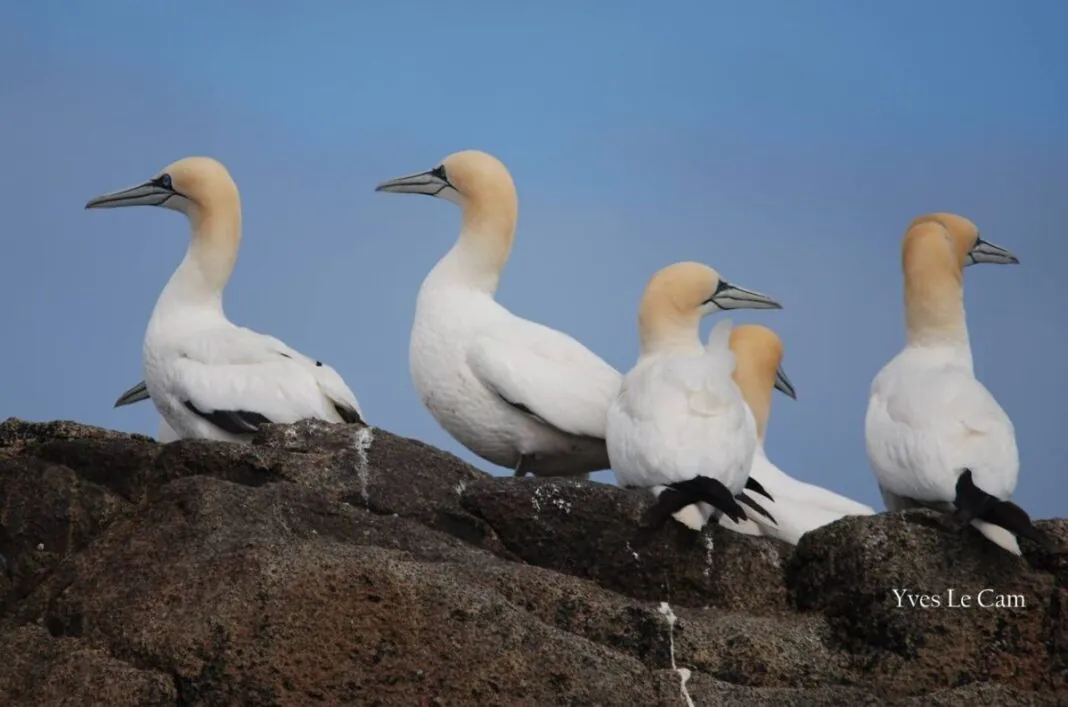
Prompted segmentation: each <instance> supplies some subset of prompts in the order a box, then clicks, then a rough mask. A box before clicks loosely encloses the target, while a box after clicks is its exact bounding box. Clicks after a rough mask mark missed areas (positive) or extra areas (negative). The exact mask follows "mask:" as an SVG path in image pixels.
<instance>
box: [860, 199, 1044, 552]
mask: <svg viewBox="0 0 1068 707" xmlns="http://www.w3.org/2000/svg"><path fill="white" fill-rule="evenodd" d="M901 250H902V255H901V262H902V271H903V273H904V279H905V327H906V345H905V348H904V350H902V351H901V352H900V353H899V354H898V355H897V356H895V357H894V358H893V359H891V361H890V362H889V363H888V364H886V366H884V367H883V369H882V370H881V371H879V373H878V375H876V376H875V379H874V380H873V381H872V386H871V395H870V398H869V401H868V412H867V417H866V420H865V440H866V446H867V452H868V459H869V460H870V462H871V466H872V468H873V469H874V471H875V475H876V478H877V479H878V482H879V489H880V490H881V492H882V496H883V500H884V501H885V503H886V506H887V508H889V509H890V510H892V511H896V510H902V509H905V508H910V507H917V506H923V507H928V508H934V509H936V510H939V511H942V512H945V513H953V514H954V515H955V516H956V518H957V519H958V520H959V521H962V522H963V523H966V522H968V521H971V522H972V524H973V525H975V526H976V527H977V528H978V529H979V530H980V531H981V532H982V533H983V534H984V535H986V536H987V537H988V538H989V539H990V540H992V541H993V542H995V543H996V544H998V545H1000V546H1001V547H1003V548H1005V549H1006V550H1008V551H1010V552H1012V553H1014V554H1017V555H1019V554H1020V548H1019V545H1018V543H1017V541H1016V538H1015V537H1014V535H1022V536H1024V537H1029V538H1032V539H1034V540H1036V541H1038V542H1041V543H1043V544H1045V545H1047V546H1049V542H1048V539H1047V538H1046V536H1045V535H1044V534H1043V533H1041V532H1040V531H1039V530H1038V529H1037V528H1035V527H1034V526H1033V525H1032V524H1031V519H1030V518H1029V517H1028V515H1027V513H1026V512H1025V511H1024V510H1023V509H1022V508H1020V507H1019V506H1017V505H1016V504H1014V503H1012V502H1011V501H1009V498H1010V497H1011V496H1012V493H1013V491H1014V490H1015V489H1016V477H1017V473H1018V471H1019V467H1020V461H1019V455H1018V453H1017V449H1016V438H1015V430H1014V429H1013V425H1012V421H1011V420H1010V419H1009V417H1008V415H1006V414H1005V411H1004V410H1002V409H1001V407H1000V406H999V405H998V403H997V401H995V400H994V397H993V396H992V395H991V394H990V392H989V391H988V390H987V389H986V387H984V386H983V384H982V383H980V382H979V381H978V380H976V378H975V374H974V371H973V368H972V352H971V344H970V342H969V339H968V328H967V324H966V321H965V313H964V284H963V283H964V272H963V271H964V268H965V267H967V266H968V265H973V264H976V263H999V264H1007V263H1018V262H1019V261H1018V260H1017V259H1016V256H1014V255H1013V254H1012V253H1010V252H1008V251H1007V250H1005V249H1004V248H1001V247H999V246H996V245H993V244H991V243H988V242H986V241H984V240H982V239H981V238H980V237H979V229H978V228H977V227H976V225H975V224H974V223H972V222H971V221H969V220H967V219H965V218H963V217H961V216H955V215H953V214H945V213H935V214H928V215H926V216H921V217H920V218H918V219H916V220H915V221H913V222H912V224H911V225H910V226H909V228H908V231H907V232H906V233H905V236H904V239H903V241H902V249H901Z"/></svg>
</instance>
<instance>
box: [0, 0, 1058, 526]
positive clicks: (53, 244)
mask: <svg viewBox="0 0 1068 707" xmlns="http://www.w3.org/2000/svg"><path fill="white" fill-rule="evenodd" d="M369 5H370V4H369V3H347V2H333V1H331V2H327V1H324V2H318V3H303V4H302V5H301V6H300V8H299V10H297V9H295V7H296V6H294V5H293V4H292V3H284V2H278V1H266V2H264V1H259V2H251V1H238V0H231V1H230V2H226V3H217V2H205V1H199V0H198V1H187V2H183V3H178V4H175V3H169V4H167V3H144V2H135V1H134V0H122V1H119V0H110V1H109V0H101V1H100V2H96V3H92V4H91V5H90V4H72V3H60V2H56V1H55V0H35V2H32V3H30V2H16V1H15V0H0V66H3V68H4V71H3V74H4V80H3V81H2V82H0V207H2V209H3V213H4V216H5V221H4V228H3V230H4V250H3V255H2V256H0V301H3V302H4V303H5V304H6V306H5V307H4V312H5V317H4V324H3V332H4V336H5V340H6V341H7V344H6V345H5V346H4V347H2V349H0V417H7V416H11V415H15V416H19V417H23V418H28V419H38V420H46V419H56V418H67V419H75V420H79V421H83V422H87V423H91V424H96V425H101V426H105V427H113V428H118V429H123V430H130V431H138V432H145V433H149V434H152V433H154V432H155V429H156V425H157V419H158V418H157V417H156V413H155V410H154V409H153V408H152V407H151V405H150V404H147V403H145V404H140V405H137V406H135V407H128V408H123V409H119V410H113V409H112V408H111V403H112V402H113V401H114V399H115V397H116V396H117V395H118V394H119V393H120V392H122V391H123V390H125V389H126V388H127V387H128V386H130V385H132V384H133V383H135V382H137V381H138V380H139V379H140V376H141V367H140V366H141V363H140V353H141V340H142V337H143V334H144V327H145V324H146V323H147V321H148V316H149V314H150V312H151V309H152V306H153V304H154V302H155V298H156V297H157V296H158V294H159V291H160V289H161V288H162V286H163V285H164V283H165V282H166V280H167V278H168V277H169V276H170V273H171V272H172V271H173V269H174V268H175V266H176V265H177V264H178V262H179V260H180V259H181V256H182V253H183V252H184V249H185V247H186V243H187V241H186V234H187V230H186V224H185V222H184V220H183V219H182V218H181V217H180V216H179V215H177V214H173V213H170V212H165V211H162V210H159V209H148V208H144V209H130V210H123V211H111V212H98V213H94V212H85V211H83V210H82V206H83V205H84V203H85V201H86V200H87V199H88V198H89V197H92V196H95V195H96V194H99V193H102V192H104V191H108V190H111V189H114V188H118V187H123V186H127V185H129V184H132V183H135V182H138V181H140V180H142V179H145V178H147V177H149V176H152V174H154V173H155V172H156V171H157V170H158V169H159V168H161V167H163V166H164V165H166V164H167V163H169V162H171V161H173V160H175V159H178V158H180V157H183V156H187V155H191V154H208V155H212V156H214V157H216V158H218V159H220V160H221V161H223V162H224V163H225V164H226V165H227V166H228V167H229V168H230V170H231V172H232V173H233V175H234V176H235V178H236V179H237V181H238V184H239V185H240V187H241V190H242V199H243V204H244V208H245V222H244V223H245V238H244V241H243V243H242V251H241V257H240V260H239V262H238V266H237V271H236V273H235V275H234V277H233V279H232V280H231V283H230V286H229V288H228V290H227V295H226V306H227V312H228V314H229V315H230V317H231V318H232V319H233V320H234V321H236V322H238V323H240V324H244V325H246V326H251V327H253V328H255V329H258V330H261V331H264V332H268V333H271V334H273V335H275V336H278V337H280V338H282V339H284V340H285V341H287V342H288V343H289V344H291V345H293V346H295V347H296V348H298V349H300V350H302V351H304V352H305V353H308V354H309V355H312V356H316V357H318V358H322V359H324V360H327V361H329V362H330V363H331V364H332V365H334V366H335V367H336V368H337V369H338V370H339V371H340V372H341V373H342V375H344V376H345V378H346V380H347V381H348V382H349V384H350V386H351V387H352V388H353V389H354V390H355V392H356V394H357V396H358V397H359V399H360V402H361V404H362V405H363V406H364V408H365V411H366V412H367V414H368V417H369V418H371V420H372V422H373V423H374V424H376V425H378V426H380V427H383V428H385V429H388V430H391V431H393V432H396V433H399V434H403V435H408V436H412V437H416V438H419V439H422V440H425V441H427V442H430V443H432V444H435V445H438V446H441V447H443V448H446V449H448V450H450V451H453V452H456V453H458V454H460V455H461V456H463V457H464V458H466V459H469V460H470V459H472V458H471V455H469V454H467V453H466V452H465V451H464V450H463V449H462V448H460V447H459V445H457V444H456V443H454V442H453V441H452V440H451V439H450V438H449V437H448V436H447V435H446V433H445V432H443V431H442V430H441V429H440V428H439V427H438V426H437V425H436V423H435V422H434V421H433V419H432V418H431V417H430V415H429V414H428V413H427V412H426V411H424V410H423V408H422V406H421V404H420V402H419V400H418V397H417V396H416V395H415V393H414V391H413V389H412V385H411V382H410V378H409V375H408V364H407V347H408V333H409V331H410V327H411V320H412V314H413V309H414V302H415V295H416V292H417V290H418V287H419V284H420V283H421V282H422V279H423V277H424V276H425V275H426V273H427V272H428V271H429V270H430V268H431V267H432V266H433V265H434V263H435V262H436V261H437V259H438V258H440V257H441V255H443V254H444V253H445V251H446V250H447V249H448V248H449V246H450V245H451V243H452V241H453V240H454V238H455V235H456V231H457V227H458V224H459V213H458V211H457V209H456V208H455V207H453V206H452V205H450V204H447V203H444V202H441V201H438V200H432V199H426V198H419V197H399V196H392V195H382V194H375V193H374V192H373V188H374V185H375V184H376V183H378V182H379V181H382V180H384V179H387V178H389V177H393V176H397V175H400V174H406V173H409V172H412V171H416V170H422V169H427V168H430V167H432V166H434V165H435V164H436V163H437V162H438V161H439V160H440V159H441V158H442V157H444V156H445V155H447V154H449V153H451V152H454V151H457V150H461V149H468V148H477V149H483V150H486V151H489V152H492V153H494V154H496V155H497V156H498V157H500V158H501V159H502V160H503V161H504V162H505V163H506V164H507V165H508V166H509V168H510V169H511V170H512V173H513V175H514V177H515V179H516V182H517V184H518V187H519V194H520V205H521V206H520V225H519V231H518V234H517V243H516V247H515V250H514V251H513V255H512V260H511V261H510V263H509V265H508V267H507V269H506V270H505V273H504V276H503V281H502V286H501V289H500V292H499V293H498V297H499V299H500V301H501V302H503V303H504V304H505V305H506V306H508V307H509V308H511V309H512V310H513V311H515V312H516V313H518V314H521V315H523V316H526V317H529V318H532V319H536V320H538V321H541V322H544V323H546V324H549V325H551V326H553V327H556V328H558V329H561V330H563V331H566V332H568V333H570V334H572V335H574V336H576V337H577V338H579V339H580V340H581V341H583V342H584V343H585V344H586V345H588V346H589V347H590V348H591V349H593V350H594V351H596V352H597V353H599V354H600V355H601V356H603V357H604V358H605V359H606V360H607V361H609V362H610V363H612V364H613V365H615V366H616V367H618V368H620V369H623V370H625V369H627V368H629V367H630V366H631V365H632V364H633V362H634V359H635V357H636V355H637V335H636V321H635V320H636V306H637V301H638V298H639V297H640V295H641V290H642V287H643V286H644V284H645V281H646V280H647V278H648V277H649V275H650V274H651V273H652V272H653V271H655V270H656V269H658V268H660V267H662V266H664V265H667V264H669V263H671V262H674V261H678V260H700V261H703V262H706V263H708V264H710V265H712V266H714V267H716V268H717V269H719V270H720V271H721V272H723V273H724V275H725V276H726V277H728V278H730V279H731V280H732V281H736V282H737V283H738V284H740V285H743V286H746V287H751V288H754V289H758V290H761V291H764V292H767V293H768V294H771V295H773V296H775V297H776V298H778V299H779V300H780V301H781V302H783V304H784V305H785V309H784V310H782V311H780V312H760V313H745V314H738V315H736V316H734V317H733V318H734V320H735V321H736V322H741V321H759V322H761V323H764V324H767V325H768V326H771V327H772V328H774V329H775V330H776V331H778V332H779V334H780V335H781V336H782V338H783V339H784V341H785V345H786V361H785V366H786V369H787V371H788V373H789V375H790V377H791V378H792V380H793V382H794V384H795V385H796V386H797V388H798V393H799V400H798V401H797V402H792V401H789V400H787V399H785V398H783V397H782V396H776V400H775V403H774V408H773V412H772V419H771V423H770V429H769V439H768V451H769V455H770V456H771V458H772V459H773V460H775V461H776V462H777V463H778V464H779V465H780V466H781V467H782V468H783V469H784V470H786V471H788V472H789V473H792V474H794V475H795V476H798V477H799V478H803V479H805V480H808V481H813V482H816V483H820V484H822V485H825V486H828V487H831V488H834V489H836V490H838V491H840V492H843V493H846V494H848V495H850V496H853V497H854V498H857V499H858V500H862V501H865V502H868V503H870V504H872V505H875V506H877V507H879V508H881V507H882V504H881V501H880V499H879V497H878V491H877V489H876V486H875V482H874V477H873V474H872V472H871V471H870V469H869V467H868V463H867V459H866V456H865V454H864V442H863V418H864V411H865V407H866V404H867V395H868V388H869V385H870V381H871V378H872V376H873V375H874V374H875V373H876V372H877V371H878V369H879V368H880V367H881V366H882V365H883V364H884V363H885V362H886V361H887V360H888V359H889V358H890V357H891V356H893V355H894V354H895V353H896V352H897V351H898V350H899V349H900V347H901V345H902V342H903V331H902V314H901V284H900V268H899V242H900V237H901V235H902V232H903V230H904V228H905V226H906V225H907V224H908V222H909V221H910V220H911V219H912V218H913V217H914V216H917V215H919V214H922V213H925V212H928V211H934V210H946V211H955V212H958V213H961V214H964V215H966V216H969V217H970V218H972V219H973V220H975V221H976V222H977V223H978V224H979V225H980V227H981V229H982V232H983V235H984V237H985V238H987V239H988V240H991V241H993V242H995V243H998V244H1000V245H1003V246H1005V247H1007V248H1009V249H1011V250H1012V251H1013V252H1015V253H1016V254H1017V255H1018V256H1019V257H1020V259H1021V261H1022V264H1021V265H1019V266H1015V267H995V266H978V267H975V268H970V269H969V270H968V272H967V277H966V280H967V286H966V300H967V308H968V313H969V325H970V328H971V334H972V343H973V348H974V351H975V358H976V370H977V374H978V375H979V377H980V378H981V379H983V380H984V382H985V383H986V384H987V386H988V387H989V388H990V389H991V391H992V392H993V393H994V395H995V396H996V397H997V398H998V400H999V401H1000V402H1001V404H1002V406H1003V407H1004V408H1005V409H1006V410H1007V411H1008V413H1009V414H1010V415H1011V416H1012V418H1013V420H1014V422H1015V425H1016V430H1017V439H1018V443H1019V445H1020V450H1021V460H1022V468H1021V474H1020V483H1019V486H1018V490H1017V495H1016V499H1017V501H1019V502H1020V503H1021V504H1022V505H1024V507H1025V508H1027V509H1028V510H1029V511H1030V512H1031V513H1032V515H1035V516H1038V517H1049V516H1064V515H1068V508H1066V507H1065V500H1064V499H1065V498H1066V494H1065V491H1066V482H1065V479H1066V478H1068V477H1066V474H1065V471H1064V469H1063V467H1064V463H1065V460H1068V435H1065V434H1064V432H1063V426H1064V421H1065V415H1064V413H1063V405H1064V401H1065V399H1066V397H1068V396H1066V394H1068V377H1066V376H1065V375H1064V367H1063V358H1064V350H1065V347H1066V345H1068V329H1066V327H1065V319H1064V313H1063V308H1064V304H1063V303H1064V297H1065V293H1066V288H1065V285H1064V280H1063V275H1062V271H1061V269H1062V268H1063V267H1064V265H1065V263H1066V262H1068V226H1066V223H1068V198H1066V195H1068V43H1066V42H1065V41H1064V38H1063V30H1064V28H1065V27H1068V4H1065V3H1061V2H1055V1H1052V0H1051V1H1045V2H1044V1H1040V0H1032V1H1031V2H1028V3H1019V4H1015V5H1014V4H1012V3H1005V2H993V1H986V2H956V1H950V0H940V1H939V2H913V1H905V0H902V1H900V2H895V3H887V2H868V1H863V2H854V3H844V2H830V1H827V0H822V1H821V0H813V1H812V2H806V3H797V2H789V1H786V0H783V1H781V2H770V1H767V0H765V1H758V0H754V1H752V2H748V3H744V4H743V3H724V2H672V1H669V0H666V1H664V2H657V3H650V2H644V3H639V2H619V3H613V4H612V5H608V4H607V3H605V4H603V5H602V6H600V7H601V9H599V10H598V9H595V6H594V4H593V3H581V4H580V3H564V2H541V3H525V4H519V3H514V4H512V5H511V6H509V4H507V3H489V2H470V3H465V2H452V3H442V2H420V1H416V0H411V1H409V2H404V3H390V4H386V3H376V4H375V5H378V7H375V8H370V7H369ZM708 326H710V323H706V324H705V331H707V328H708ZM476 464H477V465H478V466H480V467H482V468H485V469H487V470H492V471H494V473H501V471H502V470H499V469H491V468H490V467H488V465H486V464H483V463H480V462H477V461H476ZM603 476H604V477H605V478H610V475H603ZM601 477H602V475H599V476H598V478H601Z"/></svg>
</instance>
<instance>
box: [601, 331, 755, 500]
mask: <svg viewBox="0 0 1068 707" xmlns="http://www.w3.org/2000/svg"><path fill="white" fill-rule="evenodd" d="M730 326H731V323H730V321H729V320H724V321H721V322H719V323H718V324H717V325H716V330H717V333H719V332H722V333H729V331H730ZM733 358H734V357H733V355H732V354H731V353H730V351H729V350H727V348H726V345H725V344H724V346H723V348H722V349H721V350H718V351H716V350H712V351H706V350H705V349H703V348H702V347H701V346H700V345H698V346H697V347H695V348H691V349H689V350H685V349H681V348H679V349H675V350H673V351H670V352H663V353H657V354H653V355H651V356H648V357H644V356H643V357H642V358H641V359H640V360H639V361H638V363H637V364H636V365H635V366H634V368H633V369H631V371H630V372H628V373H627V374H626V375H625V376H624V377H623V386H622V388H621V389H620V392H619V397H618V398H617V399H616V401H615V403H614V404H613V405H612V406H611V408H609V411H608V418H607V428H608V454H609V456H610V458H611V460H612V469H613V470H614V471H615V473H616V478H617V479H618V481H619V484H620V485H622V486H637V487H643V488H648V487H657V486H667V485H669V484H672V483H675V482H678V481H688V480H690V479H693V478H695V477H698V476H708V477H710V478H714V479H717V480H718V481H720V482H721V483H722V484H723V485H724V486H726V487H727V489H728V490H730V492H731V494H732V495H736V494H738V493H740V492H741V491H742V488H743V487H744V486H745V481H746V479H747V478H748V476H749V466H750V464H751V463H752V460H753V453H754V451H755V450H756V422H755V421H754V420H753V415H752V413H751V412H750V411H749V408H748V407H746V405H745V402H744V401H743V400H742V396H741V393H740V392H739V391H738V386H737V385H735V383H734V381H733V380H731V376H730V374H731V369H732V367H733Z"/></svg>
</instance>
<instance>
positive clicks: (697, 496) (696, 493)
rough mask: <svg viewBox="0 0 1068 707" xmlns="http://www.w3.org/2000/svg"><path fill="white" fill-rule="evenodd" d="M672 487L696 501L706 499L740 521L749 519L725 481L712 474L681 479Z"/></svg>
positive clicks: (725, 513)
mask: <svg viewBox="0 0 1068 707" xmlns="http://www.w3.org/2000/svg"><path fill="white" fill-rule="evenodd" d="M670 488H673V489H676V490H678V491H681V492H682V493H684V494H686V495H687V496H688V497H689V498H692V499H694V500H695V501H704V502H705V503H707V504H709V505H710V506H712V507H713V508H715V509H716V510H718V511H720V512H721V513H723V514H724V515H725V516H727V517H728V518H730V519H731V520H733V521H734V522H735V523H740V522H742V521H743V520H749V516H747V515H746V514H745V509H743V508H742V507H741V506H740V505H738V501H737V500H736V499H735V498H734V495H733V494H732V493H731V492H730V489H728V488H727V487H726V486H724V485H723V482H721V481H719V480H718V479H713V478H712V477H710V476H696V477H694V478H692V479H689V480H687V481H679V482H676V483H674V484H671V485H670Z"/></svg>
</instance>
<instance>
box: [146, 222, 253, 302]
mask: <svg viewBox="0 0 1068 707" xmlns="http://www.w3.org/2000/svg"><path fill="white" fill-rule="evenodd" d="M187 215H188V217H189V222H190V225H191V226H192V230H193V235H192V238H191V239H190V241H189V248H188V250H186V253H185V257H184V258H183V259H182V262H181V264H180V265H179V266H178V269H177V270H175V271H174V274H173V275H171V279H170V280H169V281H168V282H167V286H166V287H164V288H163V292H162V293H160V296H159V299H158V300H157V301H156V309H155V311H154V312H153V315H152V317H153V319H156V318H160V317H168V316H170V315H179V314H181V313H186V312H190V311H196V312H197V313H198V314H199V315H201V316H209V317H210V315H213V314H215V315H218V316H219V317H222V318H223V319H225V315H224V314H223V303H222V297H223V290H224V289H225V288H226V283H227V282H228V281H229V280H230V274H231V273H232V272H233V269H234V264H235V262H236V261H237V250H238V246H239V245H240V242H241V211H240V208H239V207H238V208H231V209H218V210H212V211H207V210H201V209H199V208H197V207H196V206H192V207H191V208H190V210H189V212H188V214H187Z"/></svg>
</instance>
